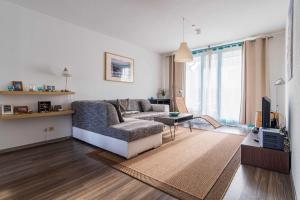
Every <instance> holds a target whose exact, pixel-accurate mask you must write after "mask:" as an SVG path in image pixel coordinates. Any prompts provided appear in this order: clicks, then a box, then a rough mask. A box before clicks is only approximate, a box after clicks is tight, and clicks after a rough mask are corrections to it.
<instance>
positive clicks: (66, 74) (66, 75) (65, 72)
mask: <svg viewBox="0 0 300 200" xmlns="http://www.w3.org/2000/svg"><path fill="white" fill-rule="evenodd" d="M62 76H63V77H71V76H72V74H71V73H70V71H69V70H68V69H67V68H66V67H65V69H64V71H63V73H62Z"/></svg>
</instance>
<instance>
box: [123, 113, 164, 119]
mask: <svg viewBox="0 0 300 200" xmlns="http://www.w3.org/2000/svg"><path fill="white" fill-rule="evenodd" d="M162 115H166V113H165V112H139V113H136V114H131V115H124V117H125V118H134V119H144V120H153V119H154V117H158V116H162Z"/></svg>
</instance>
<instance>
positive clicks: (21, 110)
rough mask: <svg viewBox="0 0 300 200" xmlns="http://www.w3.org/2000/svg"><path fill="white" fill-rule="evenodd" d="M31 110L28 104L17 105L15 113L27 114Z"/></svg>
mask: <svg viewBox="0 0 300 200" xmlns="http://www.w3.org/2000/svg"><path fill="white" fill-rule="evenodd" d="M28 112H29V108H28V106H15V107H14V114H25V113H28Z"/></svg>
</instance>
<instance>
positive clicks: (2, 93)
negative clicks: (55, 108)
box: [0, 90, 75, 96]
mask: <svg viewBox="0 0 300 200" xmlns="http://www.w3.org/2000/svg"><path fill="white" fill-rule="evenodd" d="M73 94H75V92H61V91H57V92H39V91H4V90H2V91H0V95H53V96H55V95H73Z"/></svg>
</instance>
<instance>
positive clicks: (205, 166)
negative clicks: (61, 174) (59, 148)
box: [90, 128, 244, 199]
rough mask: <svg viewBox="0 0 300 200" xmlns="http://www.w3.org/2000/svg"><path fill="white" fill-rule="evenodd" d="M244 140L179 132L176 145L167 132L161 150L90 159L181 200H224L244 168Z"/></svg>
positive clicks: (97, 154) (209, 133)
mask: <svg viewBox="0 0 300 200" xmlns="http://www.w3.org/2000/svg"><path fill="white" fill-rule="evenodd" d="M243 139H244V136H242V135H236V134H235V135H233V134H228V133H216V132H212V131H204V130H196V129H193V132H190V131H189V129H186V128H178V129H177V132H176V139H175V140H174V141H172V140H171V139H170V135H169V132H168V131H166V132H165V134H164V136H163V143H164V144H163V145H162V146H161V147H159V148H157V149H153V150H150V151H147V152H145V153H143V154H141V155H139V156H137V157H135V158H132V159H130V160H126V159H124V158H122V157H119V156H117V155H115V154H112V153H109V152H107V151H104V150H97V151H95V152H92V153H91V154H90V156H91V157H93V158H96V159H100V160H102V161H106V162H107V163H108V164H110V165H111V166H112V167H113V168H115V169H118V170H120V171H122V172H124V173H126V174H128V175H130V176H132V177H134V178H136V179H138V180H141V181H143V182H145V183H147V184H149V185H151V186H153V187H155V188H158V189H160V190H162V191H164V192H166V193H169V194H170V195H173V196H174V197H177V198H180V199H222V197H223V195H224V194H225V192H226V190H227V188H228V186H229V185H230V183H231V180H232V178H233V176H234V174H235V172H236V170H237V169H238V167H239V165H240V150H239V148H240V144H241V142H242V141H243Z"/></svg>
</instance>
